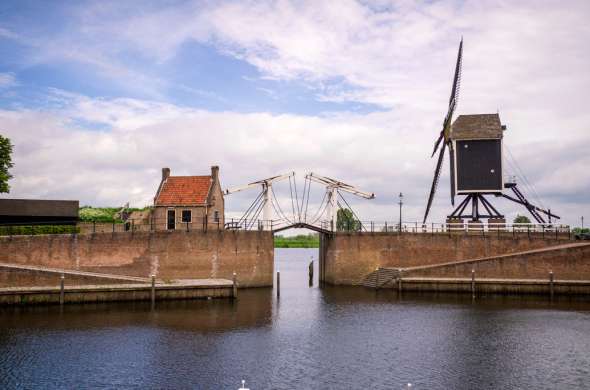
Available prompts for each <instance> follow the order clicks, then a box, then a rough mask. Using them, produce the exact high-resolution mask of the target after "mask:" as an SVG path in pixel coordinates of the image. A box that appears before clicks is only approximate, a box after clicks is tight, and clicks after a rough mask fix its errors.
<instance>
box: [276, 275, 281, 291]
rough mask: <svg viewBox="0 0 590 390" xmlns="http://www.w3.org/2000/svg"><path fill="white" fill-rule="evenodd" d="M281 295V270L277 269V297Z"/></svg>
mask: <svg viewBox="0 0 590 390" xmlns="http://www.w3.org/2000/svg"><path fill="white" fill-rule="evenodd" d="M280 297H281V271H277V298H280Z"/></svg>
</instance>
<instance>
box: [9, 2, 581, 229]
mask: <svg viewBox="0 0 590 390" xmlns="http://www.w3.org/2000/svg"><path fill="white" fill-rule="evenodd" d="M566 3H567V6H564V2H557V1H535V2H526V1H523V2H518V3H514V2H509V1H501V0H498V1H492V0H489V1H487V0H486V1H432V2H427V3H422V2H413V1H406V0H403V1H392V2H390V1H381V0H379V1H352V0H343V1H340V2H337V3H334V2H312V1H297V2H289V1H272V2H265V1H258V2H248V1H244V2H226V1H200V2H199V1H196V2H195V1H166V2H161V1H160V2H145V1H141V2H139V1H138V2H132V1H128V2H116V1H100V2H97V1H86V2H82V1H81V2H69V1H67V2H66V1H63V2H52V3H48V2H42V1H4V2H2V4H0V133H2V134H4V135H7V136H9V137H10V138H11V139H12V140H13V143H14V144H15V155H14V160H15V168H14V172H13V173H14V175H15V178H14V179H13V180H12V181H11V186H12V193H11V194H10V196H17V197H45V198H73V199H80V200H81V202H82V203H86V204H95V205H119V204H123V203H125V202H127V201H130V202H131V203H132V204H135V205H138V206H141V205H145V204H149V202H150V199H151V197H153V192H154V191H155V186H157V182H158V178H159V170H160V169H161V167H163V166H170V168H172V172H173V174H174V173H178V174H181V173H182V174H203V173H206V172H207V171H208V169H209V166H210V165H212V164H219V165H220V166H221V173H222V181H223V184H224V185H226V186H233V185H239V184H243V183H245V182H249V181H252V180H256V179H260V178H262V177H266V176H272V175H275V174H277V173H281V172H287V171H291V170H295V171H297V172H298V174H299V175H300V176H301V175H302V174H304V173H305V172H308V171H310V170H315V171H317V172H319V173H323V174H326V175H329V176H334V177H337V178H340V179H342V180H345V181H348V182H351V183H353V184H357V185H359V186H360V187H362V188H364V189H366V190H368V191H372V192H375V193H376V195H377V198H376V199H375V201H373V202H366V201H361V200H351V201H352V202H353V203H355V207H358V208H359V210H361V212H362V213H363V215H364V217H366V218H379V219H384V218H385V217H387V218H390V217H389V216H390V215H391V218H392V217H393V216H394V215H395V210H394V207H393V206H392V205H393V204H394V203H395V196H396V194H398V193H399V192H400V191H403V192H404V193H406V194H407V196H406V201H407V213H408V218H409V219H410V220H418V219H420V216H421V214H422V213H423V209H424V204H425V198H426V196H427V192H428V187H429V185H430V181H431V180H432V177H431V175H432V170H433V167H434V164H435V161H433V160H431V159H430V158H429V151H430V150H431V148H432V143H433V141H434V138H435V136H436V134H437V133H438V131H440V129H439V128H440V123H441V121H442V118H443V116H444V114H445V113H446V104H447V103H446V101H447V100H448V94H449V90H450V83H451V78H452V72H453V66H454V60H455V56H456V50H457V45H458V42H459V40H460V39H461V36H463V37H464V39H465V57H464V66H463V80H462V87H461V96H460V103H459V108H458V111H457V114H468V113H489V112H499V113H500V115H501V118H502V120H503V122H504V123H506V124H507V125H508V129H509V130H508V131H507V133H506V138H505V142H506V144H507V145H509V147H510V149H511V151H512V153H513V154H514V156H515V158H516V159H517V161H518V165H519V166H520V167H521V168H522V169H521V170H522V172H524V173H525V174H526V178H527V179H528V181H529V182H531V183H533V185H534V187H535V191H536V192H537V193H539V197H540V198H541V200H542V201H543V203H544V204H545V205H547V206H548V207H551V209H552V210H555V211H557V212H558V213H561V214H563V215H564V217H565V219H566V222H568V223H573V224H575V223H576V221H577V220H578V219H579V216H580V215H581V214H583V213H586V214H590V208H589V206H588V202H587V200H586V197H585V196H584V195H583V194H588V193H589V191H590V173H588V172H589V171H588V169H587V166H588V165H589V164H590V160H589V159H590V157H589V156H588V153H587V147H588V146H590V143H589V139H590V138H589V134H590V133H589V132H588V130H589V129H588V127H589V124H590V114H589V113H588V110H587V103H586V102H587V101H588V100H589V99H590V92H589V91H590V75H589V73H588V71H587V69H589V68H590V53H589V51H588V50H587V41H588V39H589V38H590V30H589V27H588V25H587V23H586V21H585V15H587V14H588V11H590V9H589V6H588V4H587V2H584V1H568V2H566ZM446 170H447V168H445V170H444V171H443V172H444V175H445V176H446ZM506 173H511V172H506ZM283 190H284V189H283ZM277 191H279V192H280V191H281V189H280V187H279V188H278V189H277ZM3 196H6V195H3ZM254 196H255V194H240V195H239V196H237V197H235V198H232V199H231V200H229V202H228V213H230V214H231V213H239V210H240V209H242V208H244V205H246V204H247V202H248V201H249V200H250V198H253V197H254ZM279 196H283V197H284V196H286V195H285V194H284V193H283V195H281V194H279ZM319 200H320V199H317V201H318V202H319ZM284 201H285V202H286V201H287V200H286V198H284ZM500 207H501V208H502V209H503V210H504V211H505V212H506V214H507V215H509V216H513V215H515V214H516V213H517V212H518V211H521V212H522V210H519V209H518V208H517V207H516V206H515V205H511V204H509V203H501V204H500ZM449 211H450V205H449V201H448V178H447V177H444V176H443V178H442V179H441V186H440V189H439V193H438V196H437V199H436V202H435V209H434V210H433V219H439V220H440V219H442V218H444V216H445V215H446V214H447V213H448V212H449Z"/></svg>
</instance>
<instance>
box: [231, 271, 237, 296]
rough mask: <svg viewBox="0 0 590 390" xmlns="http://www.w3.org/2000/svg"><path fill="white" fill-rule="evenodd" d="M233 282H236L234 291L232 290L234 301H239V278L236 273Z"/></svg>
mask: <svg viewBox="0 0 590 390" xmlns="http://www.w3.org/2000/svg"><path fill="white" fill-rule="evenodd" d="M233 282H234V284H233V290H232V295H233V299H238V277H237V275H236V273H235V272H234V278H233Z"/></svg>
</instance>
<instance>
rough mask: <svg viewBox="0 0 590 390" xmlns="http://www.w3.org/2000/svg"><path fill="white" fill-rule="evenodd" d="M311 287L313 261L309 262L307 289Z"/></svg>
mask: <svg viewBox="0 0 590 390" xmlns="http://www.w3.org/2000/svg"><path fill="white" fill-rule="evenodd" d="M311 286H313V260H312V261H310V262H309V287H311Z"/></svg>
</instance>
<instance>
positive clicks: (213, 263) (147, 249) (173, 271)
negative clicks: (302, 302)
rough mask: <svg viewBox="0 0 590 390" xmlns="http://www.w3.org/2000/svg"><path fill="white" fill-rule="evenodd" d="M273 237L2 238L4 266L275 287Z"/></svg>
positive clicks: (226, 233)
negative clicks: (234, 281)
mask: <svg viewBox="0 0 590 390" xmlns="http://www.w3.org/2000/svg"><path fill="white" fill-rule="evenodd" d="M273 260H274V244H273V237H272V234H271V233H270V232H258V231H256V232H239V231H223V230H222V231H209V232H203V231H191V232H183V231H172V232H157V231H156V232H151V233H150V232H135V233H130V232H125V233H99V234H78V235H43V236H13V237H0V262H5V263H13V264H23V265H35V266H44V267H52V268H65V269H71V270H79V271H92V272H103V273H109V274H117V275H128V276H139V277H149V276H150V275H152V274H154V275H156V277H158V278H161V279H203V278H225V279H231V278H232V274H233V272H236V274H237V276H238V283H239V285H240V286H241V287H262V286H272V281H273Z"/></svg>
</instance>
